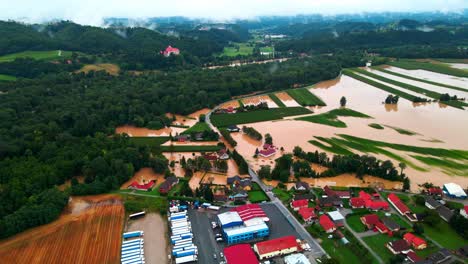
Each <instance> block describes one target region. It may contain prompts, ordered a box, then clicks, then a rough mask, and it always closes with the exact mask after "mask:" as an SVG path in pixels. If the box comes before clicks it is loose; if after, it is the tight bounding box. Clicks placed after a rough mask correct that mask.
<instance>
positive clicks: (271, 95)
mask: <svg viewBox="0 0 468 264" xmlns="http://www.w3.org/2000/svg"><path fill="white" fill-rule="evenodd" d="M268 96H269V97H270V98H271V100H273V102H275V104H276V105H278V106H279V107H286V105H285V104H284V103H283V101H281V100H280V99H279V98H278V97H277V96H276V95H275V94H274V93H271V94H269V95H268Z"/></svg>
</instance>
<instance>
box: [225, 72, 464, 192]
mask: <svg viewBox="0 0 468 264" xmlns="http://www.w3.org/2000/svg"><path fill="white" fill-rule="evenodd" d="M314 87H315V88H311V89H312V91H313V92H314V94H316V95H317V96H319V97H320V98H322V99H323V100H324V102H325V103H326V104H327V106H325V107H321V108H312V109H313V110H314V111H315V112H316V113H323V112H327V111H330V110H333V109H336V108H339V107H340V98H341V97H342V96H345V97H346V99H347V107H348V108H351V109H353V110H356V111H359V112H361V113H364V114H367V115H370V116H372V117H373V118H372V119H364V118H354V117H339V119H340V120H341V121H343V122H345V123H346V125H347V127H346V128H336V127H331V126H326V125H322V124H315V123H310V122H305V121H297V120H294V118H296V117H288V118H286V119H284V120H278V121H267V122H259V123H253V124H249V126H251V127H253V128H255V129H256V130H257V131H259V132H260V133H261V134H263V135H264V134H265V133H270V134H271V135H272V137H273V143H274V144H275V145H276V146H277V147H278V148H280V147H283V148H284V149H285V152H289V153H290V152H292V150H293V148H294V147H295V146H300V147H301V148H302V149H304V150H305V151H315V150H319V151H323V150H321V149H319V148H317V147H315V146H314V145H312V144H310V143H308V141H309V140H312V139H314V136H322V137H326V138H331V137H336V134H348V135H353V136H356V137H361V138H367V139H372V140H378V141H383V142H390V143H399V144H406V145H411V146H421V147H433V148H446V149H464V150H468V137H466V131H468V112H467V111H463V110H460V109H455V108H453V107H446V106H445V105H443V104H438V103H425V104H414V103H412V102H410V101H408V100H405V99H401V100H400V101H399V103H398V105H385V104H383V103H382V102H383V101H384V100H385V98H386V97H387V95H388V93H387V92H385V91H382V90H380V89H377V88H375V87H372V86H370V85H368V84H365V83H362V82H360V81H357V80H355V79H352V78H350V77H348V76H342V77H341V78H339V79H336V80H332V81H327V82H324V83H319V84H317V85H315V86H314ZM447 117H450V118H447ZM370 123H378V124H381V125H388V126H393V127H398V128H403V129H406V130H410V131H414V132H416V133H417V135H412V136H410V135H403V134H400V133H398V132H397V131H395V130H394V129H391V128H389V127H385V129H383V130H378V129H374V128H371V127H369V126H368V125H369V124H370ZM232 136H233V138H234V139H235V140H236V141H237V143H238V145H237V147H236V149H237V151H239V152H240V153H241V154H242V155H243V156H244V157H245V159H246V160H247V161H248V162H249V163H250V164H251V165H252V166H253V168H254V169H255V170H258V169H259V168H260V166H262V165H270V166H272V167H273V166H274V159H275V158H277V157H279V156H280V155H281V154H280V153H277V154H276V155H275V156H273V157H271V158H268V159H265V158H258V159H255V158H253V155H254V153H255V149H256V148H260V147H261V145H262V142H259V141H254V140H251V139H250V138H248V137H247V136H245V135H242V133H235V134H232ZM392 152H395V151H392ZM356 153H358V154H360V153H359V152H357V151H356ZM395 153H396V152H395ZM399 154H400V153H399ZM401 155H402V156H403V157H404V158H405V159H408V160H410V161H414V163H415V164H416V165H418V166H421V167H424V168H425V169H427V171H423V172H421V171H416V170H414V169H411V168H408V169H407V172H406V173H407V175H409V177H410V179H411V180H412V187H415V188H417V184H422V183H424V182H427V181H431V182H434V183H436V182H437V183H438V182H439V181H441V182H442V181H443V182H445V183H446V182H451V181H452V182H456V183H459V184H461V185H462V186H467V185H468V177H456V176H454V175H452V174H447V172H443V171H441V170H438V169H437V168H434V167H428V166H424V165H423V164H421V163H420V162H418V161H416V160H414V159H411V157H409V155H407V154H401ZM375 156H378V155H375ZM378 157H379V158H381V159H385V160H386V159H389V158H388V157H386V156H378ZM393 162H394V164H398V162H397V161H395V160H393ZM435 175H436V176H435ZM354 183H355V182H353V184H354Z"/></svg>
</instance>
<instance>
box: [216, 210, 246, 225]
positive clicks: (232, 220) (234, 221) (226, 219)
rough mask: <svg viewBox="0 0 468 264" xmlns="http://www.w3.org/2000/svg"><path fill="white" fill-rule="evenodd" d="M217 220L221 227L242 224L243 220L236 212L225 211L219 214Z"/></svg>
mask: <svg viewBox="0 0 468 264" xmlns="http://www.w3.org/2000/svg"><path fill="white" fill-rule="evenodd" d="M218 221H219V223H220V225H221V227H222V228H229V227H233V226H240V225H242V224H243V221H242V219H241V218H240V216H239V214H238V213H237V212H225V213H222V214H219V215H218Z"/></svg>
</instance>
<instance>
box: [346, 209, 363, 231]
mask: <svg viewBox="0 0 468 264" xmlns="http://www.w3.org/2000/svg"><path fill="white" fill-rule="evenodd" d="M365 214H367V213H356V214H352V215H348V216H346V223H348V225H349V227H351V229H352V230H354V231H355V232H358V233H361V232H364V231H366V229H367V228H366V227H365V226H364V225H363V224H362V222H361V216H363V215H365Z"/></svg>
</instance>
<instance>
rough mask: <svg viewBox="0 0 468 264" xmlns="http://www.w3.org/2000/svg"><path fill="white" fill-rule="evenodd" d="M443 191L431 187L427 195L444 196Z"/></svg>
mask: <svg viewBox="0 0 468 264" xmlns="http://www.w3.org/2000/svg"><path fill="white" fill-rule="evenodd" d="M442 193H443V192H442V189H441V188H440V187H431V188H429V189H427V194H429V195H434V196H442Z"/></svg>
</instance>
